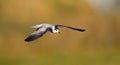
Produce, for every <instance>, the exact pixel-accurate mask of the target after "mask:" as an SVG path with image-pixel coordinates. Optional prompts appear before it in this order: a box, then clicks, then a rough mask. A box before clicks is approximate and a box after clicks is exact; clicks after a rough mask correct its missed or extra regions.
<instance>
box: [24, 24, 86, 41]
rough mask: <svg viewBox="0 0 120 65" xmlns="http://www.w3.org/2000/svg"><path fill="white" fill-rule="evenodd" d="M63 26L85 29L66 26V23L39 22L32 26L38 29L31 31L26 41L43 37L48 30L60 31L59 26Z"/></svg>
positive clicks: (77, 29)
mask: <svg viewBox="0 0 120 65" xmlns="http://www.w3.org/2000/svg"><path fill="white" fill-rule="evenodd" d="M61 27H65V28H69V29H72V30H76V31H80V32H84V31H85V29H80V28H74V27H70V26H65V25H57V24H38V25H35V26H32V28H35V29H36V31H35V32H33V33H31V34H30V35H29V36H28V37H27V38H26V39H25V40H24V41H26V42H30V41H33V40H35V39H37V38H39V37H42V36H43V35H44V34H45V33H46V32H48V31H50V32H52V33H59V28H61Z"/></svg>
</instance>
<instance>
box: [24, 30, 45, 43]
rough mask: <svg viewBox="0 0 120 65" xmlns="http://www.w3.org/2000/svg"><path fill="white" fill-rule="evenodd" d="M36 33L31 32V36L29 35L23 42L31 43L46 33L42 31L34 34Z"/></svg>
mask: <svg viewBox="0 0 120 65" xmlns="http://www.w3.org/2000/svg"><path fill="white" fill-rule="evenodd" d="M36 32H37V31H35V32H33V33H32V34H31V35H29V36H28V37H27V38H26V39H25V40H24V41H26V42H30V41H33V40H35V39H37V38H39V37H42V36H43V35H44V34H45V33H46V32H47V30H46V31H42V32H39V33H36Z"/></svg>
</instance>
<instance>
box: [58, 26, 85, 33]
mask: <svg viewBox="0 0 120 65" xmlns="http://www.w3.org/2000/svg"><path fill="white" fill-rule="evenodd" d="M56 27H57V28H59V27H66V28H69V29H72V30H77V31H81V32H84V31H85V29H80V28H73V27H70V26H65V25H56Z"/></svg>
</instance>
